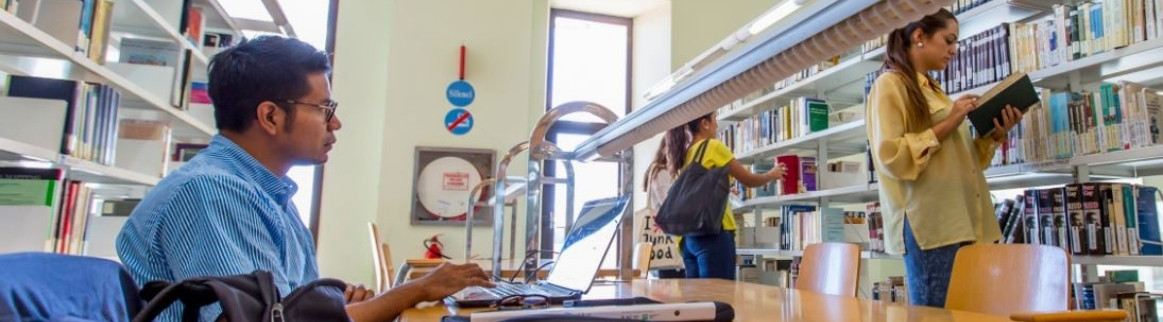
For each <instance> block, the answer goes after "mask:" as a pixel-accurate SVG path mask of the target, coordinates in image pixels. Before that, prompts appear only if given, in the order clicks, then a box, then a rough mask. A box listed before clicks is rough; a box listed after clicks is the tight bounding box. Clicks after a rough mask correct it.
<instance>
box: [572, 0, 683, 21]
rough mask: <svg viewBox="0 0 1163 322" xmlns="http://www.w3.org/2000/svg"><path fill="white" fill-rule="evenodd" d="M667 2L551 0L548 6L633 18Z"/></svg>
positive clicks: (639, 0) (666, 0)
mask: <svg viewBox="0 0 1163 322" xmlns="http://www.w3.org/2000/svg"><path fill="white" fill-rule="evenodd" d="M667 3H670V0H552V1H551V2H550V6H551V7H553V8H556V9H566V10H573V11H581V12H589V13H596V14H603V15H607V16H616V17H624V18H633V17H635V16H638V15H640V14H642V13H644V12H647V11H650V10H654V9H656V8H658V7H660V6H662V5H665V4H667Z"/></svg>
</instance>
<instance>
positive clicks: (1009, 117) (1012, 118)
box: [991, 105, 1022, 141]
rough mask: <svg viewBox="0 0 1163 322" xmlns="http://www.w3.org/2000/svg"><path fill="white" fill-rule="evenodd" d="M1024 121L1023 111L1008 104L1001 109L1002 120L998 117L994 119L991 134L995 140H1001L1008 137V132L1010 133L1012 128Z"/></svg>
mask: <svg viewBox="0 0 1163 322" xmlns="http://www.w3.org/2000/svg"><path fill="white" fill-rule="evenodd" d="M1021 121H1022V111H1021V110H1019V109H1018V108H1016V107H1013V106H1010V105H1006V108H1005V109H1003V110H1001V122H1000V123H999V122H998V119H996V118H995V119H993V134H992V135H991V136H992V137H993V139H994V140H995V141H1001V140H1004V139H1005V138H1006V134H1007V133H1010V129H1013V128H1014V126H1017V125H1018V123H1019V122H1021Z"/></svg>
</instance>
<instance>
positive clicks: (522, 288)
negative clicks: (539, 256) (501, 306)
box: [486, 283, 545, 298]
mask: <svg viewBox="0 0 1163 322" xmlns="http://www.w3.org/2000/svg"><path fill="white" fill-rule="evenodd" d="M486 292H489V293H490V294H493V295H495V296H497V297H500V298H503V297H506V296H513V295H532V294H538V295H545V292H542V291H541V290H540V289H538V288H534V287H529V286H528V285H526V284H504V283H501V284H497V287H495V288H491V289H486Z"/></svg>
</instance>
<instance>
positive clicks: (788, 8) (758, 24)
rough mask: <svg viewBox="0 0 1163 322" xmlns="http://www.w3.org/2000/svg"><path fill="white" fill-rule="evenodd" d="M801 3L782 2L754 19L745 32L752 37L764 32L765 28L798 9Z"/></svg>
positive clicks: (792, 0)
mask: <svg viewBox="0 0 1163 322" xmlns="http://www.w3.org/2000/svg"><path fill="white" fill-rule="evenodd" d="M803 2H804V1H803V0H784V1H783V3H781V4H779V6H776V7H775V8H774V9H771V10H768V11H767V12H765V13H763V16H760V17H759V19H755V22H752V23H751V26H750V27H748V28H747V31H749V32H751V34H752V35H754V34H758V33H760V32H762V31H763V30H766V29H767V27H771V25H773V24H775V22H776V21H780V20H781V19H783V18H786V17H787V15H789V14H791V13H792V11H795V10H796V9H798V8H799V7H800V5H801V4H803Z"/></svg>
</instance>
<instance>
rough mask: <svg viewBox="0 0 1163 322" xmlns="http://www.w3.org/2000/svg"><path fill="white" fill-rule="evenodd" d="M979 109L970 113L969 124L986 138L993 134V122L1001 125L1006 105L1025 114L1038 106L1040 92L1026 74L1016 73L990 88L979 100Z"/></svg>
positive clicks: (980, 135)
mask: <svg viewBox="0 0 1163 322" xmlns="http://www.w3.org/2000/svg"><path fill="white" fill-rule="evenodd" d="M977 102H978V103H977V104H978V105H977V108H976V109H974V110H973V111H972V112H969V122H970V123H972V124H973V129H974V130H977V137H985V136H987V135H990V134H991V133H992V132H993V120H994V119H997V120H998V123H999V124H1000V123H1001V115H1002V114H1001V113H1002V110H1004V109H1005V107H1006V105H1011V106H1013V107H1015V108H1017V109H1018V110H1020V111H1022V113H1025V112H1026V111H1027V110H1029V109H1030V107H1031V106H1034V104H1038V102H1039V99H1038V92H1037V91H1034V83H1033V82H1031V81H1030V76H1029V75H1026V73H1020V72H1019V73H1014V74H1012V75H1010V76H1009V77H1006V79H1004V80H1002V81H1001V82H1000V83H998V84H997V85H995V86H994V87H993V88H990V89H989V91H986V92H985V94H982V95H981V98H979V99H978V100H977Z"/></svg>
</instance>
